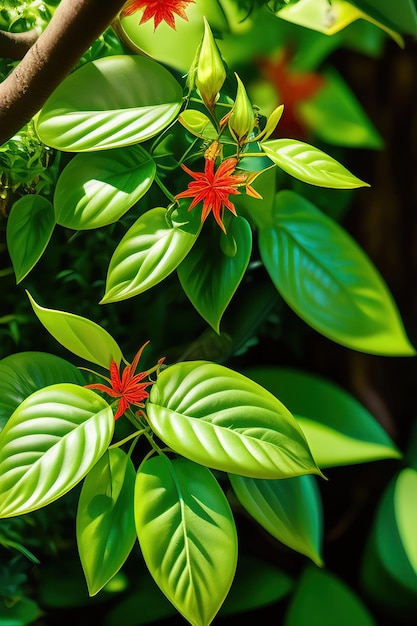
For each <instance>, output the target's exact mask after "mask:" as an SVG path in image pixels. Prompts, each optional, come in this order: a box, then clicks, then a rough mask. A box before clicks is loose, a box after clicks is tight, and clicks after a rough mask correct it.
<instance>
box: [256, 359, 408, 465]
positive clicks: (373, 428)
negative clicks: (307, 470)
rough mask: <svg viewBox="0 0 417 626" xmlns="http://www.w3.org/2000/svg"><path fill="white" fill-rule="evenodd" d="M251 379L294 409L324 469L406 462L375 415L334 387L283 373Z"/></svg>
mask: <svg viewBox="0 0 417 626" xmlns="http://www.w3.org/2000/svg"><path fill="white" fill-rule="evenodd" d="M245 374H246V375H247V376H249V378H252V379H253V380H255V381H256V382H257V383H259V384H260V385H262V386H263V387H265V388H266V389H268V391H270V392H271V393H273V394H274V395H275V396H276V397H277V398H279V399H280V400H281V402H283V403H284V404H285V406H286V407H288V409H289V410H290V411H291V413H292V414H293V415H294V416H295V418H296V420H297V422H298V423H299V424H300V426H301V429H302V431H303V433H304V434H305V436H306V439H307V441H308V443H309V446H310V448H311V451H312V453H313V456H314V458H315V460H316V462H317V464H318V465H319V467H321V468H323V467H334V466H337V465H347V464H349V465H350V464H352V463H364V462H367V461H376V460H378V459H386V458H394V459H396V458H400V457H401V452H400V451H399V450H398V448H397V447H396V446H395V445H394V443H393V442H392V441H391V439H390V438H389V437H388V435H387V433H386V432H385V430H384V429H383V428H382V426H380V424H379V423H378V422H377V421H376V419H375V418H374V417H373V415H371V413H369V411H368V410H367V409H366V408H365V407H364V406H363V405H362V404H360V402H358V401H357V400H356V399H355V398H354V397H353V396H351V395H350V394H349V393H348V392H347V391H345V390H344V389H342V388H341V387H338V386H337V385H335V384H334V383H332V382H330V381H327V380H324V379H322V378H319V377H318V376H315V375H314V374H310V373H307V372H300V371H297V370H292V369H284V368H279V367H254V368H249V369H248V370H245Z"/></svg>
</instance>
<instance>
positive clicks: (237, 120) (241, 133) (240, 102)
mask: <svg viewBox="0 0 417 626" xmlns="http://www.w3.org/2000/svg"><path fill="white" fill-rule="evenodd" d="M235 76H236V80H237V94H236V100H235V103H234V105H233V108H232V110H231V112H230V116H229V122H228V123H229V130H230V132H231V134H232V136H233V138H234V139H235V140H236V141H237V142H238V143H239V144H240V145H242V144H244V143H246V141H247V138H248V136H249V134H250V133H251V132H252V130H253V127H254V126H255V115H254V112H253V106H252V103H251V101H250V100H249V98H248V94H247V93H246V89H245V86H244V84H243V83H242V81H241V80H240V78H239V76H238V75H237V74H235Z"/></svg>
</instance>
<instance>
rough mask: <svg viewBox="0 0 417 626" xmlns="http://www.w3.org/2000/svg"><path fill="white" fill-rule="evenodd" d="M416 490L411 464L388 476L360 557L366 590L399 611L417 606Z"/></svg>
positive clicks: (383, 603) (413, 609)
mask: <svg viewBox="0 0 417 626" xmlns="http://www.w3.org/2000/svg"><path fill="white" fill-rule="evenodd" d="M416 490H417V471H416V470H414V469H412V468H404V469H402V470H401V471H400V472H399V473H398V474H397V475H396V476H395V477H394V478H393V479H392V480H391V482H390V483H389V484H388V486H387V488H386V490H385V492H384V494H383V496H382V498H381V501H380V503H379V505H378V509H377V513H376V517H375V520H374V524H373V526H372V529H371V533H370V536H369V539H368V544H367V546H366V550H365V554H364V560H363V569H362V582H363V586H364V588H365V590H366V592H367V593H369V594H370V595H371V596H372V597H373V598H374V599H375V600H376V601H377V602H378V603H379V604H381V605H382V606H383V607H389V608H390V609H394V610H395V611H396V613H398V614H401V613H402V612H406V613H408V614H415V612H416V610H417V541H416V532H415V528H416V514H417V513H416V511H417V498H416V493H417V491H416ZM387 538H389V540H387Z"/></svg>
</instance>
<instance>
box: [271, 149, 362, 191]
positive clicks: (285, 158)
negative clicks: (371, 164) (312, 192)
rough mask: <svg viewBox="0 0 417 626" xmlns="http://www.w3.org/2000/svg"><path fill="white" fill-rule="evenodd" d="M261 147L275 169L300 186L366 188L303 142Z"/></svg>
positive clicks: (331, 158)
mask: <svg viewBox="0 0 417 626" xmlns="http://www.w3.org/2000/svg"><path fill="white" fill-rule="evenodd" d="M261 145H262V149H263V151H264V152H265V154H266V156H267V157H269V158H270V159H271V161H273V162H274V163H275V165H278V167H280V168H281V169H282V170H284V172H287V174H290V175H291V176H294V178H298V180H302V181H303V182H304V183H309V184H310V185H317V186H318V187H328V188H330V189H356V188H357V187H369V185H368V183H365V182H363V181H362V180H360V179H359V178H357V177H356V176H354V175H353V174H351V173H350V172H349V170H347V169H346V168H345V167H343V165H341V164H340V163H339V162H338V161H336V160H335V159H333V157H331V156H329V155H328V154H326V153H325V152H322V150H319V149H318V148H315V147H314V146H310V144H308V143H304V142H303V141H297V140H296V139H271V140H268V141H265V143H262V144H261Z"/></svg>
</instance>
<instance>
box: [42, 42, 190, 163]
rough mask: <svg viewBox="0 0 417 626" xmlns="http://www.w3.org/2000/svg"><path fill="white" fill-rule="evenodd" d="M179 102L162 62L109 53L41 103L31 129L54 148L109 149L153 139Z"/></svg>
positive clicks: (176, 88)
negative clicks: (34, 125)
mask: <svg viewBox="0 0 417 626" xmlns="http://www.w3.org/2000/svg"><path fill="white" fill-rule="evenodd" d="M181 103H182V89H181V86H180V84H179V83H178V82H177V81H176V80H175V78H174V77H173V76H172V74H170V72H169V71H168V70H167V69H166V68H164V67H162V65H159V64H158V63H156V61H154V60H152V59H149V58H146V57H144V56H128V55H114V56H109V57H104V58H101V59H97V60H96V61H92V62H91V63H87V64H85V65H83V66H82V67H81V68H80V69H78V70H77V71H76V72H74V73H73V74H70V75H69V76H68V77H67V78H66V79H65V80H64V81H63V82H62V83H61V84H60V85H59V86H58V87H57V89H55V91H54V92H53V94H52V95H51V96H50V97H49V98H48V100H47V101H46V103H45V105H44V107H43V108H42V110H41V111H40V113H39V115H38V117H37V119H36V129H37V132H38V134H39V136H40V138H41V139H42V141H43V142H44V143H46V144H47V145H49V146H52V147H53V148H57V149H58V150H69V151H71V152H84V151H91V150H108V149H109V148H117V147H119V146H128V145H131V144H134V143H138V142H141V141H145V140H146V139H149V138H150V137H154V136H155V135H156V134H158V133H159V132H161V131H162V130H163V129H164V128H165V127H166V126H168V124H169V123H170V122H172V121H173V120H174V119H175V117H176V115H177V113H178V111H179V109H180V107H181Z"/></svg>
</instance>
